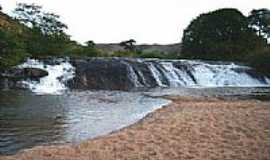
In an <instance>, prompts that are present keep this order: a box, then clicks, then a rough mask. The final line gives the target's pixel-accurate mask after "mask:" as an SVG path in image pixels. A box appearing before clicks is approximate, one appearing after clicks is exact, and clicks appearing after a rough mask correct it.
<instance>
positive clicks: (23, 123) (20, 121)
mask: <svg viewBox="0 0 270 160" xmlns="http://www.w3.org/2000/svg"><path fill="white" fill-rule="evenodd" d="M0 97H1V98H0V155H5V154H14V153H16V152H18V151H19V150H21V149H26V148H31V147H33V146H37V145H52V144H62V143H79V142H81V141H82V140H86V139H89V138H94V137H97V136H101V135H104V134H108V133H110V132H112V131H115V130H118V129H120V128H123V127H126V126H128V125H131V124H133V123H135V122H137V121H138V120H140V119H142V118H143V117H144V116H146V115H147V114H148V113H150V112H152V111H154V110H156V109H158V108H160V107H162V106H163V105H166V104H168V103H169V101H168V100H164V99H157V98H151V97H148V96H145V95H143V94H141V93H139V92H118V91H98V92H90V91H83V92H79V91H73V92H68V93H65V94H63V95H43V96H40V95H35V94H33V93H30V92H26V91H9V92H0Z"/></svg>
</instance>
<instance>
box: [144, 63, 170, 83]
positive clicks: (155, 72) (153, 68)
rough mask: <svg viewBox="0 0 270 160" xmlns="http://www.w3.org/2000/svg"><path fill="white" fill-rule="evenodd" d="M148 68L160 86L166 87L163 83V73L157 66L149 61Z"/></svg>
mask: <svg viewBox="0 0 270 160" xmlns="http://www.w3.org/2000/svg"><path fill="white" fill-rule="evenodd" d="M148 68H149V70H150V71H151V73H152V75H153V77H154V79H155V81H156V82H157V84H158V86H160V87H166V86H167V85H165V84H163V82H162V80H161V79H162V75H161V73H160V72H159V71H158V69H157V68H156V66H155V65H154V64H153V63H152V62H150V63H148Z"/></svg>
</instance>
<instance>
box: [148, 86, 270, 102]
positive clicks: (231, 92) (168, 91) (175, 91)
mask: <svg viewBox="0 0 270 160" xmlns="http://www.w3.org/2000/svg"><path fill="white" fill-rule="evenodd" d="M145 94H146V95H148V96H151V97H162V96H168V95H169V96H195V97H213V98H220V99H226V100H251V99H254V100H261V101H270V87H257V88H254V87H213V88H155V89H151V90H149V91H148V92H145Z"/></svg>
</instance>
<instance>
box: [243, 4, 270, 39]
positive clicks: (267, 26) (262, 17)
mask: <svg viewBox="0 0 270 160" xmlns="http://www.w3.org/2000/svg"><path fill="white" fill-rule="evenodd" d="M248 20H249V26H250V27H251V28H252V29H254V30H255V31H256V32H257V33H258V35H259V36H265V37H267V38H270V10H269V9H266V8H263V9H257V10H252V11H251V12H250V15H249V16H248Z"/></svg>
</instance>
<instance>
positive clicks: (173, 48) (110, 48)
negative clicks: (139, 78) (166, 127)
mask: <svg viewBox="0 0 270 160" xmlns="http://www.w3.org/2000/svg"><path fill="white" fill-rule="evenodd" d="M181 46H182V45H181V43H176V44H169V45H159V44H153V45H148V44H143V45H135V49H136V50H137V51H140V52H143V53H153V52H158V53H163V54H168V53H176V54H178V55H179V54H180V53H181V48H182V47H181ZM96 48H97V49H100V50H102V51H103V52H106V53H109V54H113V53H114V52H122V51H126V49H125V48H124V47H123V46H121V45H120V44H118V43H109V44H96Z"/></svg>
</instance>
